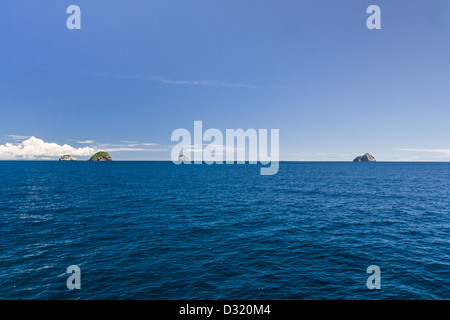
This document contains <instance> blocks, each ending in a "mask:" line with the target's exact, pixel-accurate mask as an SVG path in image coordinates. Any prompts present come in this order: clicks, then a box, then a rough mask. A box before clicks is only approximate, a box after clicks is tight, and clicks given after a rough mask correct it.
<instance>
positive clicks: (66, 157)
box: [59, 154, 77, 161]
mask: <svg viewBox="0 0 450 320" xmlns="http://www.w3.org/2000/svg"><path fill="white" fill-rule="evenodd" d="M59 161H77V158H75V157H74V156H73V155H71V154H65V155H63V156H62V157H61V158H59Z"/></svg>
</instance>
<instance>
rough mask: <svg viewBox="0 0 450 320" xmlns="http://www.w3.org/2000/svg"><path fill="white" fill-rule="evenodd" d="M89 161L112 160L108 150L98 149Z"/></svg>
mask: <svg viewBox="0 0 450 320" xmlns="http://www.w3.org/2000/svg"><path fill="white" fill-rule="evenodd" d="M89 161H112V158H111V156H110V155H109V154H108V152H104V151H100V152H97V153H96V154H94V155H93V156H92V157H91V158H90V159H89Z"/></svg>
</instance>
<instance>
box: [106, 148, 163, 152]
mask: <svg viewBox="0 0 450 320" xmlns="http://www.w3.org/2000/svg"><path fill="white" fill-rule="evenodd" d="M103 150H105V151H106V152H117V151H157V152H160V151H168V149H145V148H129V147H118V148H103Z"/></svg>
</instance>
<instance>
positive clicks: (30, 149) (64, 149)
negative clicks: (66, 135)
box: [0, 137, 96, 160]
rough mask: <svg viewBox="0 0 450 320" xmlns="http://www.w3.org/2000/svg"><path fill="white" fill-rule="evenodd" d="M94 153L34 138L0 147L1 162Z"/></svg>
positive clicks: (81, 155)
mask: <svg viewBox="0 0 450 320" xmlns="http://www.w3.org/2000/svg"><path fill="white" fill-rule="evenodd" d="M95 152H96V150H95V149H94V148H89V147H85V148H74V147H71V146H69V145H67V144H64V145H62V146H61V145H58V144H56V143H49V142H45V141H43V140H41V139H38V138H35V137H31V138H28V139H27V140H25V141H23V142H21V143H15V144H13V143H6V144H4V145H0V159H1V160H16V159H18V160H20V159H28V160H33V159H47V158H48V157H60V156H62V155H65V154H71V155H74V156H80V157H83V156H91V155H92V154H94V153H95Z"/></svg>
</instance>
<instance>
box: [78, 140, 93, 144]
mask: <svg viewBox="0 0 450 320" xmlns="http://www.w3.org/2000/svg"><path fill="white" fill-rule="evenodd" d="M94 142H95V141H94V140H84V141H80V140H77V141H76V143H79V144H93V143H94Z"/></svg>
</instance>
